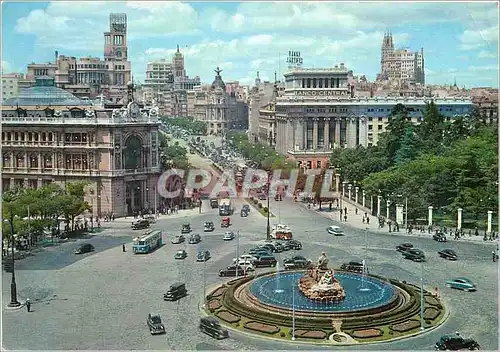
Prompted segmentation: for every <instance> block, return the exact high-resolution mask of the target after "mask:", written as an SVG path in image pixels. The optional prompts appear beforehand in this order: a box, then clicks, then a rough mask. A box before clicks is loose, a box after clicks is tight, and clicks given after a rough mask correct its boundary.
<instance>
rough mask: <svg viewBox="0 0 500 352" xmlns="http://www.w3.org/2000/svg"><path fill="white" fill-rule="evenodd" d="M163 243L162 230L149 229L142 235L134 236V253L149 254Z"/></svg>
mask: <svg viewBox="0 0 500 352" xmlns="http://www.w3.org/2000/svg"><path fill="white" fill-rule="evenodd" d="M161 245H162V232H161V231H159V230H153V231H148V232H146V233H145V234H144V235H142V236H140V237H136V238H134V240H133V242H132V251H133V252H134V254H147V253H150V252H152V251H153V250H154V249H155V248H157V247H160V246H161Z"/></svg>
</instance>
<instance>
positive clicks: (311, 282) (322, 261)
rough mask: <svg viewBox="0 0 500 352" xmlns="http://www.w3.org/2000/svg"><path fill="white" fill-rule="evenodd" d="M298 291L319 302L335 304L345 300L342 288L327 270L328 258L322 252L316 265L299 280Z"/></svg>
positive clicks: (333, 274)
mask: <svg viewBox="0 0 500 352" xmlns="http://www.w3.org/2000/svg"><path fill="white" fill-rule="evenodd" d="M299 290H300V292H301V293H302V294H303V295H304V296H306V297H307V298H309V299H311V300H314V301H319V302H337V301H341V300H343V299H344V298H345V291H344V288H343V287H342V286H341V285H340V282H339V281H338V280H337V279H336V278H335V272H334V271H333V269H328V258H327V256H326V254H325V253H324V252H323V253H321V256H320V257H319V258H318V263H317V265H315V266H314V265H313V266H311V267H310V268H309V269H308V271H307V274H306V275H304V276H303V277H301V278H300V280H299Z"/></svg>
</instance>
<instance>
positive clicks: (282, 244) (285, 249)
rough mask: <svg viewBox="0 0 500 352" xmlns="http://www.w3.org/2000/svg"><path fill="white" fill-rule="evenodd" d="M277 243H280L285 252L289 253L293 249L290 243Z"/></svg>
mask: <svg viewBox="0 0 500 352" xmlns="http://www.w3.org/2000/svg"><path fill="white" fill-rule="evenodd" d="M277 243H279V244H280V245H281V246H282V247H283V251H289V250H290V249H292V245H291V244H290V241H279V242H277Z"/></svg>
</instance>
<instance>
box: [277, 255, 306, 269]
mask: <svg viewBox="0 0 500 352" xmlns="http://www.w3.org/2000/svg"><path fill="white" fill-rule="evenodd" d="M283 264H284V266H285V269H287V270H290V269H305V268H307V267H308V266H309V264H311V261H310V260H309V259H306V258H304V257H303V256H301V255H295V256H293V257H290V258H285V259H283Z"/></svg>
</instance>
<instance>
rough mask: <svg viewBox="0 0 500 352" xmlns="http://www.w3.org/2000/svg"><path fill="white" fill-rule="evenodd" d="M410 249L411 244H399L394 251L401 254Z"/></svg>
mask: <svg viewBox="0 0 500 352" xmlns="http://www.w3.org/2000/svg"><path fill="white" fill-rule="evenodd" d="M411 248H413V245H412V244H411V243H401V244H400V245H399V246H397V247H396V250H397V251H398V252H401V253H403V252H406V251H407V250H409V249H411Z"/></svg>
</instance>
